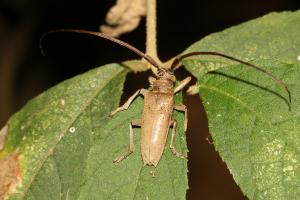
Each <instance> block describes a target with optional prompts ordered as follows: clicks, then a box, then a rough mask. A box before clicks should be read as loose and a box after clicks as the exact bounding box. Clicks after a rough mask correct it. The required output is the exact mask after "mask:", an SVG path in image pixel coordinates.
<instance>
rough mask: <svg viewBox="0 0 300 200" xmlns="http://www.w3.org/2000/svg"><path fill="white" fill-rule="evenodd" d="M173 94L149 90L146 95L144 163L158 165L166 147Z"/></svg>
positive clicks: (142, 139) (143, 130)
mask: <svg viewBox="0 0 300 200" xmlns="http://www.w3.org/2000/svg"><path fill="white" fill-rule="evenodd" d="M173 105H174V102H173V94H166V93H155V92H149V93H148V94H146V95H145V97H144V111H143V118H142V130H141V132H142V134H141V152H142V158H143V161H144V165H154V166H156V165H157V164H158V162H159V160H160V159H161V156H162V153H163V151H164V148H165V144H166V140H167V136H168V130H169V124H170V121H171V117H172V112H173Z"/></svg>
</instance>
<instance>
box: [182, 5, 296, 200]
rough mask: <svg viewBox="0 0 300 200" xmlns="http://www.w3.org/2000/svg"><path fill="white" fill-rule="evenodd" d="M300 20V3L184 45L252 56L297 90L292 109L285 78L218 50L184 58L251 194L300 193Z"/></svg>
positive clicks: (227, 155) (219, 140)
mask: <svg viewBox="0 0 300 200" xmlns="http://www.w3.org/2000/svg"><path fill="white" fill-rule="evenodd" d="M299 21H300V11H296V12H283V13H271V14H268V15H266V16H264V17H261V18H259V19H256V20H252V21H250V22H246V23H243V24H241V25H239V26H236V27H232V28H229V29H226V30H225V31H223V32H220V33H215V34H212V35H209V36H207V37H206V38H204V39H203V40H200V41H199V42H196V43H195V44H193V45H192V46H191V47H189V48H188V49H187V50H186V52H193V51H216V52H221V53H225V54H227V55H231V56H234V57H237V58H240V59H242V60H246V61H249V60H250V61H251V63H254V64H257V65H259V66H264V68H266V69H268V70H269V71H271V72H272V73H273V74H274V75H275V76H276V77H278V78H282V79H283V81H284V82H285V83H287V84H288V87H289V89H290V90H291V95H292V106H291V109H292V110H291V112H290V111H289V107H288V102H287V100H288V94H287V93H286V91H285V90H284V89H283V86H282V85H278V84H277V83H276V82H275V81H274V80H272V79H271V78H270V77H269V76H267V75H266V74H263V73H261V72H259V71H257V70H254V69H252V68H249V67H246V66H241V65H238V64H236V63H234V62H232V61H228V60H225V59H222V58H219V57H213V58H211V56H203V57H202V58H201V60H200V57H191V58H189V59H188V60H186V61H185V62H184V64H185V66H186V67H187V69H188V70H189V71H190V72H191V73H192V74H193V75H194V76H196V78H197V79H198V86H199V89H200V96H201V98H202V100H203V103H204V107H205V110H206V112H207V116H208V123H209V130H210V133H211V135H212V138H213V140H214V145H215V148H216V150H217V151H218V152H219V153H220V156H221V157H222V159H223V160H224V161H225V162H226V164H227V166H228V168H229V170H230V172H231V173H232V175H233V177H234V179H235V181H236V182H237V184H238V185H239V186H240V188H241V190H242V191H243V193H244V194H245V195H247V197H248V198H249V199H251V200H259V199H262V200H267V199H270V200H271V199H272V200H274V199H275V200H277V199H280V200H286V199H289V200H291V199H300V190H299V188H300V181H299V180H300V135H299V132H300V120H299V111H300V107H299V106H300V102H299V98H300V96H299V95H300V91H299V89H300V83H299V77H300V66H299V60H297V59H298V55H299V50H300V23H299ZM274 59H276V60H280V61H274ZM254 60H256V61H255V62H254ZM297 63H298V64H297ZM223 67H226V68H223ZM221 68H223V69H221ZM216 69H219V70H218V71H217V72H212V73H208V74H207V72H210V71H213V70H216Z"/></svg>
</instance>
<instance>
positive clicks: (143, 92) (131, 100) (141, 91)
mask: <svg viewBox="0 0 300 200" xmlns="http://www.w3.org/2000/svg"><path fill="white" fill-rule="evenodd" d="M146 92H148V91H147V90H146V89H139V90H138V91H136V92H135V93H134V94H133V95H132V96H131V97H129V98H128V100H127V101H126V102H125V103H124V104H123V105H122V106H120V107H119V108H117V109H116V110H114V111H112V112H111V113H110V114H109V116H110V117H111V116H113V115H114V114H116V113H117V112H120V111H123V110H126V109H127V108H128V107H129V106H130V104H131V103H132V102H133V100H134V99H135V98H136V97H137V96H138V95H140V94H142V95H145V93H146Z"/></svg>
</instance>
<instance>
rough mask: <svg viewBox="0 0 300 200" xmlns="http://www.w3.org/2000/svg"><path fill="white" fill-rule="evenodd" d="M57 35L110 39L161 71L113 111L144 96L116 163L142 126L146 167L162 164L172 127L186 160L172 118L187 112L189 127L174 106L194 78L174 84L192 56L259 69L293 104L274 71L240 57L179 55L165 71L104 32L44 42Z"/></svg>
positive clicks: (69, 30)
mask: <svg viewBox="0 0 300 200" xmlns="http://www.w3.org/2000/svg"><path fill="white" fill-rule="evenodd" d="M53 32H75V33H80V34H88V35H93V36H97V37H101V38H104V39H107V40H110V41H112V42H114V43H117V44H119V45H121V46H123V47H125V48H127V49H129V50H131V51H133V52H135V53H136V54H138V55H139V56H141V57H143V58H144V59H145V60H146V61H147V62H149V63H150V64H151V65H153V66H154V67H155V69H156V70H157V71H153V73H154V75H155V77H150V78H149V82H150V86H151V89H150V90H147V89H139V90H138V91H136V92H135V93H134V94H133V95H132V96H131V97H129V99H128V100H127V101H126V102H125V103H124V104H123V105H122V106H120V107H119V108H117V109H116V110H114V111H112V112H111V113H110V116H113V115H115V114H116V113H117V112H120V111H123V110H126V109H127V108H128V107H129V106H130V104H131V103H132V102H133V101H134V99H135V98H136V97H137V96H138V95H143V96H144V108H143V114H142V119H140V120H134V121H131V122H130V123H129V145H128V150H127V151H126V152H125V153H124V154H123V155H121V156H120V157H118V158H116V159H115V160H114V162H115V163H119V162H121V161H122V160H123V159H125V158H126V157H128V156H129V155H130V154H131V153H132V152H133V150H134V139H133V135H134V134H133V126H140V127H141V154H142V159H143V162H144V165H154V166H155V167H156V166H157V164H158V163H159V161H160V159H161V157H162V154H163V151H164V149H165V145H166V140H167V135H168V132H169V128H170V127H172V132H171V141H170V149H171V151H172V153H173V154H174V155H175V156H177V157H179V158H185V157H186V155H184V154H182V153H180V152H178V151H177V150H176V149H175V147H174V137H175V134H176V126H177V122H176V120H174V119H173V118H172V113H173V110H174V109H175V110H178V111H181V112H184V115H185V120H184V128H185V130H186V128H187V121H188V119H187V109H186V106H185V105H183V104H179V105H174V94H175V93H177V92H180V91H181V90H182V89H183V88H184V87H185V86H186V85H188V83H189V82H190V81H191V77H187V78H185V79H184V80H183V81H181V82H180V84H179V85H178V86H177V87H175V88H174V82H175V81H176V78H175V76H174V73H173V72H174V71H175V70H176V69H177V67H178V66H179V64H180V62H181V61H182V60H183V59H185V58H187V57H190V56H196V55H212V56H219V57H223V58H225V59H229V60H233V61H235V62H238V63H241V64H244V65H245V66H248V67H252V68H254V69H256V70H259V71H261V72H263V73H265V74H266V75H268V76H270V77H271V78H272V79H273V80H275V81H276V82H277V83H278V84H280V85H282V86H283V87H284V89H285V90H286V91H287V93H288V98H289V104H290V103H291V94H290V91H289V89H288V87H287V85H286V84H285V83H284V82H283V81H282V80H281V79H278V78H277V77H275V76H274V75H273V74H271V73H270V72H268V71H266V70H264V69H262V68H260V67H258V66H255V65H253V64H251V63H248V62H245V61H242V60H239V59H237V58H234V57H231V56H228V55H225V54H222V53H218V52H191V53H187V54H183V55H179V56H178V57H176V58H175V59H174V60H173V63H172V64H171V66H170V67H169V68H163V67H162V66H159V64H158V63H157V62H156V61H155V60H154V59H153V58H152V57H151V56H149V55H147V54H145V53H143V52H141V51H140V50H138V49H136V48H135V47H133V46H132V45H130V44H128V43H126V42H123V41H121V40H119V39H116V38H113V37H110V36H107V35H105V34H103V33H99V32H93V31H87V30H77V29H60V30H55V31H49V32H47V33H46V34H44V36H42V38H41V39H43V38H44V37H45V36H46V35H48V34H49V33H53Z"/></svg>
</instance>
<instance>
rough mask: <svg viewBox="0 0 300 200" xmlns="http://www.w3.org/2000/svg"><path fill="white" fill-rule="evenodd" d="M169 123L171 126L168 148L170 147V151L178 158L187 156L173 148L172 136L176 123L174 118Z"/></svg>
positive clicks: (173, 135) (173, 136)
mask: <svg viewBox="0 0 300 200" xmlns="http://www.w3.org/2000/svg"><path fill="white" fill-rule="evenodd" d="M171 124H172V126H173V128H172V135H171V142H170V149H171V151H172V153H173V154H174V155H175V156H176V157H178V158H187V156H186V155H184V154H182V153H179V152H178V151H177V150H176V149H175V147H174V138H175V133H176V124H177V122H176V120H172V121H171Z"/></svg>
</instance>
